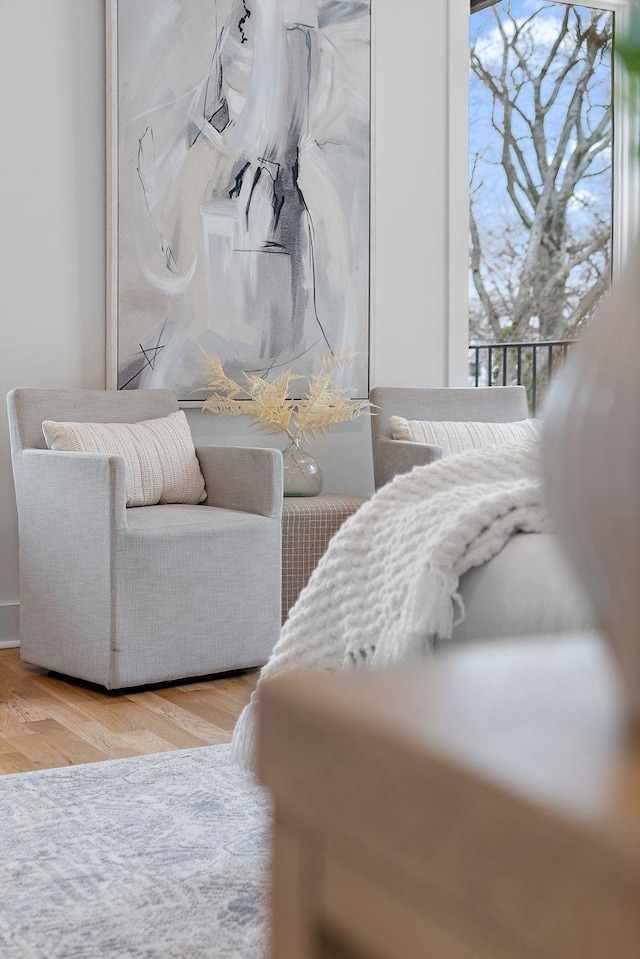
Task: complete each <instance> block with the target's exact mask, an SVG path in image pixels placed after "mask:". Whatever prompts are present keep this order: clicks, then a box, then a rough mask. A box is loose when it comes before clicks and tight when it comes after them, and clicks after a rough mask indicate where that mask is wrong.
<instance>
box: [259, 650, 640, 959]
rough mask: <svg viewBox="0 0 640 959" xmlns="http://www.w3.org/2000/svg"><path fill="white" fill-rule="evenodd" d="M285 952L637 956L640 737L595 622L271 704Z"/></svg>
mask: <svg viewBox="0 0 640 959" xmlns="http://www.w3.org/2000/svg"><path fill="white" fill-rule="evenodd" d="M259 709H260V735H259V743H260V747H259V771H260V777H261V779H262V781H263V782H264V783H265V784H266V785H267V786H268V787H269V788H270V789H271V791H272V793H273V796H274V799H275V847H274V873H273V875H274V887H273V895H272V902H273V924H272V927H273V949H272V953H271V955H272V956H273V959H319V957H322V959H427V957H428V959H614V957H615V959H638V956H640V736H638V735H637V734H636V732H637V731H634V730H632V729H629V728H628V727H627V725H626V722H625V713H624V709H623V705H622V701H621V697H620V692H619V684H618V682H617V676H616V675H615V674H614V671H613V669H612V666H611V661H610V657H609V654H608V651H607V649H606V647H605V645H604V643H603V642H602V641H601V640H600V639H599V637H597V636H596V635H591V634H582V635H579V636H575V637H566V636H554V637H548V638H537V637H536V638H533V637H532V638H527V639H526V640H518V641H516V640H514V641H509V640H501V641H500V642H494V643H486V644H477V645H476V646H469V647H468V648H466V649H462V650H455V651H451V652H449V653H444V652H443V653H442V654H441V655H440V656H438V657H435V658H434V660H433V661H432V662H431V663H430V664H428V665H422V666H415V667H414V668H413V669H412V670H411V671H408V672H389V673H382V672H379V673H374V672H373V671H372V672H369V673H365V672H364V671H363V672H360V673H351V674H347V673H343V674H331V675H327V674H319V675H312V674H309V675H307V676H303V675H285V676H281V677H278V678H276V679H273V680H272V681H270V682H268V683H265V685H264V687H263V690H262V695H261V698H260V706H259Z"/></svg>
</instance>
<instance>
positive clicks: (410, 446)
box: [374, 436, 444, 489]
mask: <svg viewBox="0 0 640 959" xmlns="http://www.w3.org/2000/svg"><path fill="white" fill-rule="evenodd" d="M376 447H377V448H376V455H375V459H374V472H375V482H376V489H380V487H381V486H384V485H385V484H386V483H389V482H390V481H391V480H392V479H393V478H394V476H397V475H398V474H399V473H408V472H409V471H410V470H412V469H413V467H414V466H426V465H427V464H428V463H435V461H436V460H439V459H442V457H443V456H444V449H443V448H442V447H441V446H432V445H430V444H428V443H411V442H409V441H408V440H392V439H390V438H389V437H386V436H383V437H381V438H380V439H379V440H378V442H377V444H376Z"/></svg>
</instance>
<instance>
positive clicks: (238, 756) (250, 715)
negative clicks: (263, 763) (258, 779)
mask: <svg viewBox="0 0 640 959" xmlns="http://www.w3.org/2000/svg"><path fill="white" fill-rule="evenodd" d="M257 738H258V737H257V730H256V706H255V703H254V702H253V700H252V701H251V702H250V703H248V704H247V705H246V706H245V707H244V709H243V710H242V712H241V713H240V718H239V719H238V722H237V723H236V725H235V729H234V731H233V742H232V745H231V757H232V759H233V761H234V762H236V763H237V764H238V765H239V766H242V768H243V769H246V770H247V772H251V773H255V762H256V754H257V747H258V743H257Z"/></svg>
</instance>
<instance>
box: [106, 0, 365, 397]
mask: <svg viewBox="0 0 640 959" xmlns="http://www.w3.org/2000/svg"><path fill="white" fill-rule="evenodd" d="M109 27H110V40H109V58H108V59H109V62H110V65H111V75H110V81H109V86H110V90H111V105H110V110H109V114H110V123H111V130H110V175H109V180H110V189H111V197H110V204H109V209H110V214H111V226H110V233H111V250H110V258H109V259H110V270H111V275H110V283H109V291H110V308H109V313H110V346H111V358H110V366H111V383H110V385H111V386H114V387H115V386H117V387H118V388H119V389H151V388H169V389H173V390H175V391H176V392H177V394H178V398H179V399H180V400H181V401H182V402H188V401H194V400H198V401H199V400H201V399H202V398H204V397H205V396H206V393H203V392H202V391H201V390H199V389H198V387H201V386H202V383H203V381H204V373H203V352H204V353H214V354H216V355H218V356H219V357H221V359H222V360H223V363H224V366H225V369H226V371H227V372H228V373H229V374H230V375H233V376H237V375H239V374H240V373H241V372H242V371H252V372H258V373H259V374H264V375H269V373H270V372H272V371H273V372H276V371H279V370H281V369H288V368H292V369H293V370H294V372H296V373H298V374H300V375H302V376H308V375H309V374H311V373H313V372H315V371H317V370H318V369H319V367H320V362H321V357H322V355H323V354H324V353H326V352H327V351H329V352H333V353H339V352H343V351H345V350H353V351H355V352H356V354H357V356H356V360H355V363H354V364H353V366H351V367H346V371H345V373H344V377H345V379H344V381H343V382H342V383H340V384H338V385H342V386H346V387H349V388H351V389H352V392H353V395H354V396H366V394H367V389H368V374H367V370H368V336H369V220H370V217H369V206H370V203H369V190H370V186H369V183H370V139H371V138H370V75H371V70H370V63H371V58H370V35H371V26H370V0H110V8H109Z"/></svg>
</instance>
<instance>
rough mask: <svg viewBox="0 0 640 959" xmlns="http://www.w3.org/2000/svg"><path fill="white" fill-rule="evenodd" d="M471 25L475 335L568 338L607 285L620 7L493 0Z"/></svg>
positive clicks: (476, 339) (472, 313)
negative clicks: (614, 54)
mask: <svg viewBox="0 0 640 959" xmlns="http://www.w3.org/2000/svg"><path fill="white" fill-rule="evenodd" d="M470 25H471V26H470V83H469V159H470V194H471V195H470V283H469V294H470V302H469V330H470V337H471V341H472V342H485V343H488V342H493V343H499V342H504V341H507V340H508V341H510V342H511V341H513V342H527V341H558V340H572V339H574V338H576V337H577V336H578V335H579V333H580V330H581V328H582V327H583V326H584V325H585V324H586V323H588V322H589V320H590V318H591V317H592V316H593V314H594V312H595V310H596V309H597V306H598V304H599V302H600V300H601V299H602V296H603V295H604V294H605V292H606V291H607V289H608V287H609V284H610V278H611V260H612V235H613V234H612V226H613V224H612V196H613V193H612V190H613V180H612V156H613V152H612V142H613V135H614V124H613V106H612V104H613V70H612V59H613V58H612V50H613V31H614V13H613V11H612V10H610V9H603V8H602V7H600V8H596V7H592V6H586V5H585V6H580V5H570V4H566V3H545V2H541V0H501V2H499V3H494V4H491V5H489V6H486V5H485V8H484V9H482V10H481V12H477V13H472V15H471V18H470ZM509 379H511V376H510V377H509Z"/></svg>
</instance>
